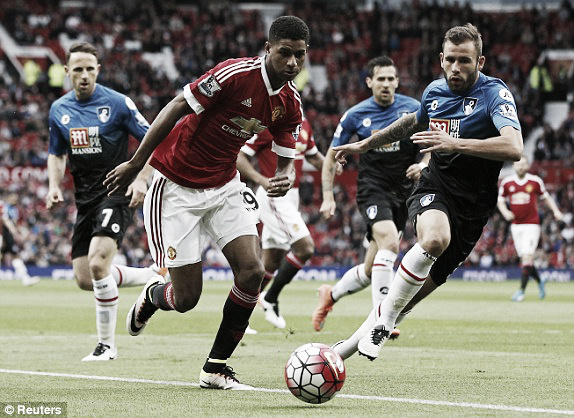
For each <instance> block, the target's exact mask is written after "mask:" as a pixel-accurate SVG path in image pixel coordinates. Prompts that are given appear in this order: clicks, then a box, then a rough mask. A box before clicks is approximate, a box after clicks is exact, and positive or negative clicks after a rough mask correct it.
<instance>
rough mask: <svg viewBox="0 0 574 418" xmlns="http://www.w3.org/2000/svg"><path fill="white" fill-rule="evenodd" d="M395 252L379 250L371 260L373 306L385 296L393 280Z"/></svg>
mask: <svg viewBox="0 0 574 418" xmlns="http://www.w3.org/2000/svg"><path fill="white" fill-rule="evenodd" d="M396 259H397V254H396V253H394V252H392V251H389V250H379V251H377V254H376V255H375V260H374V261H373V272H372V273H371V296H372V299H373V308H374V307H376V306H379V303H381V302H382V301H383V299H385V298H386V297H387V294H388V293H389V287H390V286H391V282H392V281H393V276H394V270H393V268H394V266H395V260H396Z"/></svg>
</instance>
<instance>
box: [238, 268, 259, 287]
mask: <svg viewBox="0 0 574 418" xmlns="http://www.w3.org/2000/svg"><path fill="white" fill-rule="evenodd" d="M264 275H265V268H264V267H263V264H262V263H257V264H256V265H253V266H250V267H244V268H242V269H241V271H240V272H239V274H238V275H237V281H238V283H239V284H240V285H242V286H245V287H246V288H250V289H251V288H253V289H258V288H259V285H260V284H261V281H262V280H263V276H264Z"/></svg>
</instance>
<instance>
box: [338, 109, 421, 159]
mask: <svg viewBox="0 0 574 418" xmlns="http://www.w3.org/2000/svg"><path fill="white" fill-rule="evenodd" d="M426 128H427V125H426V124H422V123H419V122H418V121H417V117H416V113H409V114H408V115H406V116H404V117H402V118H399V119H397V120H396V121H394V122H393V123H391V124H390V125H389V126H387V127H386V128H385V129H382V130H380V131H378V132H376V133H374V134H373V135H371V136H370V137H368V138H365V139H363V140H362V141H358V142H353V143H352V144H345V145H339V146H338V147H334V148H333V149H334V150H335V151H336V152H337V154H336V155H335V159H336V160H337V161H338V162H340V163H341V164H345V163H346V162H347V159H346V157H347V155H350V154H364V153H365V152H367V151H369V150H371V149H374V148H379V147H381V146H383V145H386V144H390V143H392V142H396V141H400V140H401V139H403V138H407V137H410V136H411V135H412V134H414V133H415V132H418V131H420V130H422V129H426Z"/></svg>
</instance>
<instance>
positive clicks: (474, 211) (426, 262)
mask: <svg viewBox="0 0 574 418" xmlns="http://www.w3.org/2000/svg"><path fill="white" fill-rule="evenodd" d="M440 63H441V67H442V69H443V71H444V76H445V77H444V78H441V79H439V80H436V81H434V82H432V83H431V84H429V86H427V88H426V89H425V91H424V92H423V96H422V99H421V106H420V108H419V109H418V110H417V111H416V112H415V113H411V114H409V115H407V116H406V117H404V118H400V119H399V120H397V121H396V122H394V123H393V124H392V125H390V126H389V127H387V128H385V129H383V130H382V131H379V132H377V133H375V134H374V135H372V136H370V137H369V138H366V139H364V140H362V141H359V142H356V143H353V144H347V145H342V146H340V147H337V148H336V149H335V150H336V151H337V159H338V160H339V161H340V162H344V160H345V156H346V155H348V154H355V153H364V152H366V151H368V150H369V149H372V148H378V147H380V146H381V145H384V144H388V143H392V142H394V141H396V140H397V139H399V138H404V137H405V136H410V135H412V139H413V142H414V143H416V144H419V145H420V146H421V147H422V148H424V149H423V151H422V152H423V153H429V152H432V158H431V160H430V163H429V167H428V169H427V170H424V171H423V173H422V176H421V178H420V180H419V182H418V184H417V185H416V186H415V189H414V191H413V193H412V194H411V196H410V197H409V199H408V200H407V205H408V209H409V218H410V219H411V221H412V222H413V225H414V227H415V231H416V234H417V237H418V242H417V243H416V244H415V245H414V246H413V247H412V248H411V249H410V250H409V251H408V252H407V253H406V254H405V256H404V257H403V259H402V261H401V264H400V266H399V268H398V270H397V273H396V274H395V278H394V280H393V282H392V283H391V287H390V289H389V294H388V295H387V297H386V298H385V300H383V301H382V302H381V303H380V305H379V306H378V307H377V308H375V309H373V310H372V311H371V313H370V315H369V316H368V318H367V320H366V321H365V322H364V323H363V324H362V325H361V327H360V328H359V329H358V330H357V331H356V332H355V334H353V336H351V338H350V339H349V340H347V341H345V342H344V343H342V344H338V345H337V347H336V348H335V351H337V352H338V353H339V354H341V355H342V356H343V357H344V358H347V357H349V356H350V355H352V353H354V352H355V351H357V350H358V351H359V353H361V354H362V355H364V356H366V357H368V358H369V359H371V360H373V359H375V358H376V357H377V356H378V355H379V353H380V351H381V348H382V346H383V344H384V343H385V342H386V341H387V340H388V339H389V336H390V332H391V331H392V330H393V328H394V327H395V326H396V325H397V324H398V323H399V322H400V320H401V319H402V318H404V316H405V315H406V314H407V313H408V312H410V310H411V309H413V307H414V306H415V305H416V304H417V303H418V302H419V301H420V300H422V299H423V298H424V297H425V296H427V295H428V294H430V293H431V292H433V291H434V290H435V289H436V288H437V287H438V286H440V285H442V284H444V283H445V282H446V280H447V278H448V277H449V275H450V274H451V273H452V272H453V271H454V270H455V269H456V268H457V267H458V266H459V265H460V264H461V263H462V262H463V261H464V260H465V259H466V258H467V257H468V255H469V254H470V252H471V251H472V249H473V247H474V246H475V244H476V242H477V241H478V239H479V238H480V235H481V234H482V230H483V228H484V225H486V222H487V220H488V217H489V216H490V214H491V213H492V212H493V210H494V209H495V208H496V201H497V195H498V176H499V173H500V169H501V168H502V164H503V161H506V160H512V161H518V160H519V159H520V157H521V155H522V150H523V142H522V134H521V130H520V122H519V120H518V116H517V112H516V105H515V103H514V98H513V96H512V93H510V91H509V90H508V88H507V87H506V85H505V84H504V83H503V82H502V81H501V80H500V79H498V78H494V77H488V76H486V75H484V74H482V73H481V70H482V68H483V66H484V63H485V57H484V56H483V55H482V38H481V35H480V33H479V32H478V30H477V28H476V27H475V26H473V25H472V24H470V23H468V24H466V25H464V26H455V27H453V28H451V29H449V30H448V31H447V32H446V34H445V37H444V41H443V45H442V52H441V53H440ZM429 278H430V280H429ZM398 318H399V319H398ZM397 319H398V321H397Z"/></svg>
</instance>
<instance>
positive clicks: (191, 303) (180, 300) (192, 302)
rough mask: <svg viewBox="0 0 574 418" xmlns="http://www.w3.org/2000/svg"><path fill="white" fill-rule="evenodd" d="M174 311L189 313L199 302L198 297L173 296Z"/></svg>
mask: <svg viewBox="0 0 574 418" xmlns="http://www.w3.org/2000/svg"><path fill="white" fill-rule="evenodd" d="M174 302H175V310H176V311H177V312H179V313H184V312H187V311H191V310H192V309H193V308H195V307H196V305H197V303H198V302H199V296H183V297H177V296H174Z"/></svg>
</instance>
